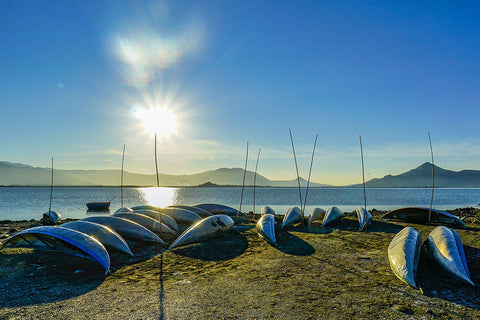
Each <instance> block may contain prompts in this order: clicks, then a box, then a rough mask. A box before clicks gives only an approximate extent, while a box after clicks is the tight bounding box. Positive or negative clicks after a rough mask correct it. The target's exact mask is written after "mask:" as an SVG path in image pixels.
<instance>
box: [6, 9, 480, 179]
mask: <svg viewBox="0 0 480 320" xmlns="http://www.w3.org/2000/svg"><path fill="white" fill-rule="evenodd" d="M479 36H480V5H479V4H477V2H475V1H462V2H458V1H422V2H418V1H328V2H327V1H296V2H293V1H291V2H287V3H286V4H280V2H278V1H111V2H108V1H105V2H102V4H99V3H98V2H96V1H41V2H40V1H2V2H0V41H1V43H2V50H0V61H1V62H2V63H1V67H0V70H1V73H0V74H1V76H0V104H1V107H0V134H1V136H2V139H1V140H0V150H1V151H0V152H1V153H0V160H6V161H11V162H21V163H26V164H30V165H34V166H45V167H48V166H49V164H50V158H51V157H52V156H54V158H55V166H56V167H57V168H59V169H107V168H115V169H118V168H119V167H120V165H121V152H122V148H123V144H126V150H127V152H126V159H125V168H126V170H127V171H131V172H142V173H153V172H154V171H155V167H154V161H153V154H154V143H153V141H154V138H153V135H152V133H151V132H146V131H145V127H144V123H143V121H142V120H141V119H138V118H137V117H135V114H134V112H133V111H134V110H135V108H137V109H138V108H143V109H145V110H147V109H152V108H157V107H160V108H166V109H168V110H169V112H171V114H173V116H174V117H175V118H176V123H177V124H176V128H177V129H176V131H175V132H173V133H171V134H169V135H168V136H163V137H160V138H159V142H158V155H159V171H160V172H164V173H171V174H190V173H197V172H201V171H205V170H211V169H216V168H219V167H243V164H244V158H245V145H246V142H247V141H249V144H250V161H249V164H248V168H249V169H250V170H254V168H255V158H256V154H257V152H258V148H262V151H261V157H260V163H259V167H258V169H259V173H260V174H262V175H264V176H266V177H268V178H270V179H293V178H295V175H296V172H295V167H294V162H293V158H292V151H291V146H290V138H289V133H288V129H289V128H291V129H292V132H293V137H294V140H295V146H296V151H297V156H298V163H299V169H300V174H301V175H302V176H304V177H306V176H307V175H308V166H309V162H310V157H311V151H312V147H313V141H314V139H315V135H316V134H317V133H318V135H319V138H318V143H317V153H316V156H315V162H314V167H313V172H312V180H313V181H316V182H320V183H329V184H336V185H342V184H348V183H356V182H360V181H361V162H360V150H359V142H358V140H359V139H358V135H359V134H362V138H363V143H364V156H365V166H366V169H365V171H366V174H367V179H370V178H374V177H382V176H383V175H385V174H389V173H391V174H399V173H402V172H404V171H406V170H409V169H412V168H414V167H416V166H418V165H420V164H421V163H423V162H425V161H429V160H430V153H429V152H430V150H429V145H428V135H427V133H428V132H430V133H431V136H432V142H433V149H434V154H435V163H436V164H437V165H439V166H441V167H444V168H447V169H451V170H461V169H480V161H479V160H480V130H479V127H480V125H479V120H478V119H480V108H479V107H478V101H480V88H479V87H480V59H479V57H480V42H479V39H480V37H479ZM164 126H165V124H164Z"/></svg>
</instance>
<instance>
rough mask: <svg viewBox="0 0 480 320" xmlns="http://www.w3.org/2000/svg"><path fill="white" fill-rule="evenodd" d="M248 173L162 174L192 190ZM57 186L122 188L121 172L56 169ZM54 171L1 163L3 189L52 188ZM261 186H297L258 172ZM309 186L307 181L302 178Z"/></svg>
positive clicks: (151, 181)
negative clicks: (15, 187)
mask: <svg viewBox="0 0 480 320" xmlns="http://www.w3.org/2000/svg"><path fill="white" fill-rule="evenodd" d="M243 173H244V170H243V169H240V168H220V169H216V170H210V171H205V172H201V173H196V174H190V175H170V174H159V181H160V184H161V185H162V186H172V187H191V186H199V185H206V186H216V185H220V186H225V185H232V186H233V185H236V186H238V185H242V181H243ZM53 175H54V185H56V186H119V185H120V183H121V182H120V179H121V171H120V170H56V169H55V170H54V174H53ZM254 176H255V173H254V172H252V171H248V170H247V173H246V175H245V185H247V186H248V185H253V179H254ZM50 181H51V169H50V168H39V167H32V166H29V165H25V164H21V163H11V162H7V161H0V186H49V185H50ZM123 181H124V185H128V186H142V187H147V186H154V185H156V183H157V182H156V181H157V178H156V176H155V175H151V174H139V173H130V172H126V171H124V173H123ZM255 183H256V185H257V186H271V187H292V186H297V185H298V182H297V179H294V180H269V179H267V178H265V177H264V176H262V175H260V174H258V173H257V176H256V180H255ZM300 183H301V184H302V185H306V180H305V179H302V178H301V179H300ZM310 186H312V187H323V186H328V185H324V184H319V183H312V182H311V183H310Z"/></svg>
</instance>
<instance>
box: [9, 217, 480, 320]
mask: <svg viewBox="0 0 480 320" xmlns="http://www.w3.org/2000/svg"><path fill="white" fill-rule="evenodd" d="M471 211H472V212H470V216H469V217H468V218H467V219H466V222H467V223H468V228H467V230H459V229H457V231H458V232H459V234H460V237H461V239H462V241H463V244H464V248H465V253H466V256H467V263H468V265H469V269H470V273H471V276H472V280H473V281H474V282H475V283H476V285H477V286H476V287H470V286H467V285H464V284H462V283H459V282H457V281H455V280H453V279H450V278H449V277H448V276H446V275H445V274H443V273H442V271H441V270H440V269H439V268H438V267H437V265H436V264H435V263H434V262H433V261H431V260H430V258H429V257H428V255H427V254H426V252H422V255H421V260H420V266H419V276H418V278H419V281H420V283H421V286H422V287H423V293H422V292H421V291H420V290H416V289H413V288H411V287H409V286H407V285H405V284H404V283H403V282H401V281H400V280H399V279H397V278H396V277H395V275H394V274H393V272H392V271H391V269H390V265H389V263H388V258H387V247H388V245H389V243H390V241H391V239H392V238H393V236H394V235H395V234H396V233H397V232H398V231H400V230H401V229H402V228H403V227H404V226H405V225H407V224H404V223H393V222H383V221H380V220H379V217H378V216H376V217H375V218H374V221H373V222H372V224H371V226H370V227H369V229H368V232H358V231H356V230H357V225H358V223H357V221H356V219H355V218H354V217H352V216H350V217H348V218H346V219H344V220H343V221H342V222H339V223H338V224H336V225H333V226H332V228H326V229H320V228H317V229H313V230H305V229H301V228H299V227H297V228H293V229H291V230H289V231H284V232H282V233H281V234H280V235H279V236H278V239H279V240H278V241H279V246H278V247H277V248H275V247H272V246H271V245H269V244H267V243H266V242H265V241H264V240H262V239H261V238H259V237H258V235H257V233H256V232H255V228H254V225H253V224H247V225H243V226H239V227H236V228H235V230H234V231H232V232H230V233H228V234H227V235H225V236H223V237H220V238H217V239H213V240H210V241H208V242H205V243H202V244H195V245H190V246H186V247H184V248H180V249H176V250H173V251H168V252H165V253H163V254H159V252H160V248H157V247H155V246H146V245H142V244H138V243H130V244H131V245H132V246H133V251H134V253H135V257H133V258H130V257H125V256H121V255H111V262H112V268H111V270H110V273H109V274H108V275H107V276H104V275H103V271H102V268H101V267H99V266H97V265H96V264H95V263H93V262H90V261H89V260H86V259H82V258H78V257H73V256H70V255H64V254H58V253H54V252H42V251H34V250H31V249H18V248H16V249H12V248H4V249H2V250H1V251H0V278H1V282H0V296H1V297H2V299H0V319H474V318H479V317H480V289H479V288H478V286H479V285H480V249H479V248H480V244H479V235H480V233H479V231H480V230H479V229H477V227H478V221H477V220H476V219H477V216H476V215H477V213H476V211H475V210H473V209H472V210H471ZM457 214H458V212H457ZM34 223H36V222H33V221H24V222H2V223H0V235H1V234H2V233H3V234H5V233H13V232H16V231H19V230H21V229H23V228H26V227H28V226H30V225H32V224H34ZM411 226H413V227H415V228H416V229H418V230H419V231H421V232H422V235H423V240H426V238H427V236H428V234H429V232H430V231H431V230H432V229H433V228H434V226H425V225H411ZM2 240H4V239H2ZM2 240H0V241H2Z"/></svg>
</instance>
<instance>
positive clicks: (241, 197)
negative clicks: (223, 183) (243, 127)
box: [237, 141, 248, 217]
mask: <svg viewBox="0 0 480 320" xmlns="http://www.w3.org/2000/svg"><path fill="white" fill-rule="evenodd" d="M247 162H248V141H247V154H246V156H245V168H244V169H243V182H242V193H241V195H240V207H239V209H238V212H237V217H238V215H239V214H240V213H242V202H243V189H245V176H246V175H247Z"/></svg>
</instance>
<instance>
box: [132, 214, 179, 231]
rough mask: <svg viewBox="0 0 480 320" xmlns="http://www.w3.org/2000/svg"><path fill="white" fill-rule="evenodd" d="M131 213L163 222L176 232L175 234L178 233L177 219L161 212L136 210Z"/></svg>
mask: <svg viewBox="0 0 480 320" xmlns="http://www.w3.org/2000/svg"><path fill="white" fill-rule="evenodd" d="M130 213H140V214H143V215H145V216H148V217H150V218H152V219H155V220H158V221H161V222H162V223H165V224H166V225H167V226H168V227H169V228H170V229H172V230H174V231H175V232H178V223H177V222H176V221H175V219H173V218H172V217H170V216H169V215H168V214H165V213H162V212H160V211H154V210H135V211H131V212H130Z"/></svg>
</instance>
